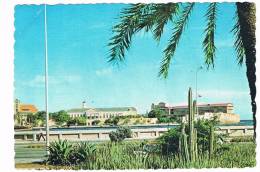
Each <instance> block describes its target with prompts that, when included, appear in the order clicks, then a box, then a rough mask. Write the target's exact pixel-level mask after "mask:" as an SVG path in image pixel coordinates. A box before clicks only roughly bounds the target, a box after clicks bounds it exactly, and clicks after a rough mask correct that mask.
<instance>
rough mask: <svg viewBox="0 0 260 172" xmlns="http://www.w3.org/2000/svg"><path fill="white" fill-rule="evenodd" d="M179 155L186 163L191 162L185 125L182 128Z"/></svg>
mask: <svg viewBox="0 0 260 172" xmlns="http://www.w3.org/2000/svg"><path fill="white" fill-rule="evenodd" d="M179 154H180V158H181V159H182V160H184V161H186V162H187V161H189V160H190V154H189V148H188V144H187V135H186V133H185V125H184V124H182V126H181V135H180V138H179Z"/></svg>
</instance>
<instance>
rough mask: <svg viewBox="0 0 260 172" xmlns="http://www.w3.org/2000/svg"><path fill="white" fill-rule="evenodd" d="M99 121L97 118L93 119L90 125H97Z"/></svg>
mask: <svg viewBox="0 0 260 172" xmlns="http://www.w3.org/2000/svg"><path fill="white" fill-rule="evenodd" d="M100 122H101V121H100V120H99V119H98V120H94V121H93V122H92V125H98V124H99V123H100Z"/></svg>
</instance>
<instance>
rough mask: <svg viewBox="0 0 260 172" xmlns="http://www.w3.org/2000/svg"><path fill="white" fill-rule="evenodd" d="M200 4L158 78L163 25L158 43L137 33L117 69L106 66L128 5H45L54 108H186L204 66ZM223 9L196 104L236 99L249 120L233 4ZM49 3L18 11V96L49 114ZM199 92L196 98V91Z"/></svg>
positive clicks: (202, 9) (164, 40)
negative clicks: (214, 49)
mask: <svg viewBox="0 0 260 172" xmlns="http://www.w3.org/2000/svg"><path fill="white" fill-rule="evenodd" d="M207 5H208V4H205V3H200V4H196V6H195V8H194V11H193V13H192V15H191V17H190V22H189V23H188V27H187V28H186V30H185V32H184V34H183V35H182V38H181V41H180V44H179V45H178V47H177V51H176V54H175V56H174V58H173V60H172V64H171V67H170V72H169V77H168V78H167V79H161V78H158V77H157V76H158V71H159V67H160V61H161V59H162V56H163V54H162V52H163V49H164V48H165V46H166V44H167V41H168V39H169V38H170V35H171V29H172V24H171V23H169V24H168V25H167V27H166V28H165V31H164V34H163V37H162V40H161V42H160V43H157V42H156V41H154V40H153V37H152V34H151V33H144V32H140V33H138V34H136V35H135V36H134V39H133V41H132V46H131V48H130V51H129V52H127V54H126V59H127V60H126V61H125V62H124V63H123V64H121V65H120V67H116V66H112V65H110V64H108V63H107V57H108V52H109V47H107V43H108V40H109V38H110V37H111V36H112V30H111V28H112V26H113V25H115V24H116V23H117V22H118V21H119V20H118V19H117V18H118V16H119V13H120V11H121V10H122V8H124V7H126V6H127V4H92V5H55V6H47V11H48V12H47V13H48V21H47V22H48V50H49V51H48V55H49V108H50V111H57V110H61V109H69V108H75V107H81V102H82V101H83V100H86V102H87V105H88V106H90V107H111V106H113V107H116V106H134V107H136V108H137V110H138V112H139V113H145V112H146V111H147V110H149V109H150V106H151V103H158V102H160V101H164V102H167V103H170V104H173V105H180V104H186V101H187V91H188V88H189V87H192V88H193V92H194V93H195V71H196V69H197V68H198V67H199V66H201V65H203V66H204V56H203V51H202V46H201V44H202V41H203V38H204V37H203V29H204V28H205V25H206V22H205V20H206V19H205V17H204V15H205V12H206V8H207ZM218 7H219V9H218V16H217V30H216V37H215V40H216V47H217V54H216V55H217V56H216V61H215V68H214V69H209V70H206V68H205V66H204V69H203V70H201V71H200V72H199V73H198V93H199V94H200V95H201V96H202V97H201V98H199V100H198V101H199V102H201V103H202V102H203V103H215V102H232V103H233V104H234V106H235V113H237V114H240V116H241V119H251V115H250V114H251V113H250V112H251V107H250V96H249V88H248V82H247V78H246V72H245V64H243V66H242V67H239V66H238V65H237V61H236V54H235V51H234V48H233V35H232V34H231V32H230V30H231V29H232V27H233V25H234V20H233V17H234V11H235V8H234V4H232V3H221V4H220V5H219V6H218ZM43 10H44V6H42V5H30V6H29V5H21V6H16V8H15V23H14V24H15V29H16V30H15V35H14V36H15V40H16V42H15V45H14V49H15V62H14V63H15V98H19V99H20V100H21V101H22V102H24V103H32V104H35V105H36V106H37V107H38V108H39V109H41V110H43V109H44V11H43ZM194 95H195V94H194Z"/></svg>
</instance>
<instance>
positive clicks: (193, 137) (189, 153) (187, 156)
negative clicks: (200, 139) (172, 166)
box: [179, 88, 198, 162]
mask: <svg viewBox="0 0 260 172" xmlns="http://www.w3.org/2000/svg"><path fill="white" fill-rule="evenodd" d="M195 113H196V101H192V90H191V88H189V93H188V129H189V130H188V133H189V137H188V144H187V135H186V133H185V125H184V124H182V126H181V136H180V139H179V151H180V155H181V156H182V159H184V160H186V161H192V162H193V161H195V160H196V159H197V157H198V147H197V130H196V129H195V128H194V119H195V115H194V114H195Z"/></svg>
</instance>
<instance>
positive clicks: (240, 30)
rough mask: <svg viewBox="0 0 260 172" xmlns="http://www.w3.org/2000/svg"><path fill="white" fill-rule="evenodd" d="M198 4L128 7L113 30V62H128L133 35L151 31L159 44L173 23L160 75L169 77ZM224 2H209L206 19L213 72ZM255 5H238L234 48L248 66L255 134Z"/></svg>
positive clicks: (205, 45) (207, 55) (207, 59)
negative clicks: (174, 59) (219, 18)
mask: <svg viewBox="0 0 260 172" xmlns="http://www.w3.org/2000/svg"><path fill="white" fill-rule="evenodd" d="M195 4H196V3H167V4H142V3H139V4H133V5H131V6H130V7H128V8H125V9H124V10H123V11H122V13H121V16H120V20H121V21H120V23H118V24H117V25H115V26H114V27H113V32H114V33H115V34H114V36H113V37H111V39H110V42H109V44H108V46H109V47H110V56H109V62H115V63H118V62H122V61H124V60H125V51H127V50H129V48H130V44H131V41H132V36H133V35H134V34H136V33H137V32H139V31H141V30H144V31H145V32H148V31H151V32H152V33H153V35H154V39H155V40H156V41H160V38H161V35H162V34H163V31H164V27H165V25H166V24H168V23H169V22H172V23H173V32H172V35H171V37H170V39H169V42H168V45H167V46H166V48H165V49H164V51H163V53H164V56H163V58H162V61H161V67H160V71H159V76H162V77H164V78H167V76H168V71H169V68H170V64H171V60H172V57H173V56H174V54H175V50H176V48H177V45H178V43H179V41H180V38H181V35H182V33H183V31H184V29H185V27H186V26H187V24H188V20H189V17H190V15H191V13H192V11H193V9H194V6H195ZM219 5H221V4H220V3H209V5H208V9H207V11H206V14H205V17H206V19H207V26H206V28H205V30H204V33H205V35H204V41H203V45H202V46H203V50H204V54H205V64H206V66H207V68H208V69H209V67H210V66H212V67H213V68H214V59H215V52H216V47H215V30H216V20H217V11H218V6H219ZM255 9H256V7H255V4H254V3H249V2H243V3H240V2H237V3H236V16H235V17H236V18H235V20H236V21H235V25H234V27H233V29H232V32H233V34H234V36H235V41H234V47H235V50H236V52H237V60H238V64H239V65H242V64H243V63H244V62H245V64H246V75H247V79H248V83H249V88H250V95H251V105H252V112H253V113H252V114H253V121H254V135H255V134H256V133H255V129H256V128H255V127H256V117H255V115H256V102H255V96H256V86H255V81H256V74H255V72H256V68H255V61H256V50H255V42H256V38H255V22H256V17H255Z"/></svg>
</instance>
